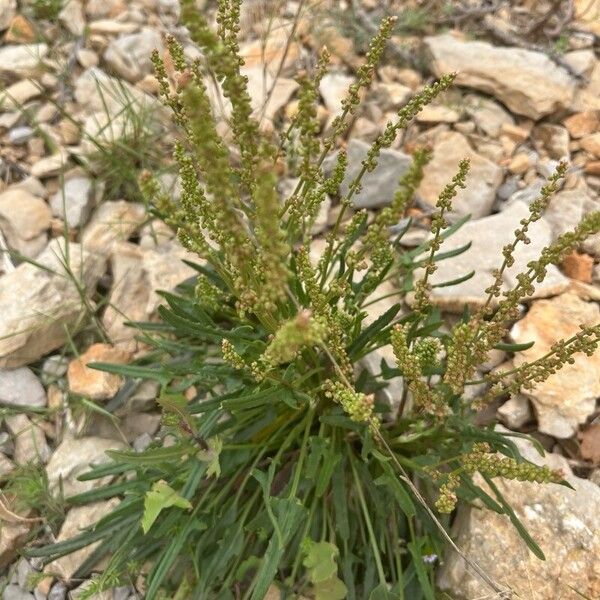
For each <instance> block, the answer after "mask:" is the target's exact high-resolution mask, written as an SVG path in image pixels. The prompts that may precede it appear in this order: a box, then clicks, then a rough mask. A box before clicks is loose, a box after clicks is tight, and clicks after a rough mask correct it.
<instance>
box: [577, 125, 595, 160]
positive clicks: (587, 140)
mask: <svg viewBox="0 0 600 600" xmlns="http://www.w3.org/2000/svg"><path fill="white" fill-rule="evenodd" d="M579 143H580V144H581V147H582V148H583V149H584V150H585V151H586V152H589V153H590V154H591V155H592V156H593V157H594V158H600V131H599V132H598V133H592V134H591V135H587V136H585V137H584V138H582V139H581V140H580V142H579Z"/></svg>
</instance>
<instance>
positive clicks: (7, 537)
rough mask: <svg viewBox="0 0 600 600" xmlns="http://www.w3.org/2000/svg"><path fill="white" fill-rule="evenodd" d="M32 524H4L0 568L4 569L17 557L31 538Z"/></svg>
mask: <svg viewBox="0 0 600 600" xmlns="http://www.w3.org/2000/svg"><path fill="white" fill-rule="evenodd" d="M30 528H31V524H30V523H8V522H3V523H2V533H1V534H0V567H2V568H4V567H6V565H8V564H9V563H10V562H11V561H12V560H13V559H14V558H15V556H16V555H17V553H18V551H19V549H20V548H21V546H22V545H23V544H24V543H25V542H26V541H27V537H28V536H29V529H30Z"/></svg>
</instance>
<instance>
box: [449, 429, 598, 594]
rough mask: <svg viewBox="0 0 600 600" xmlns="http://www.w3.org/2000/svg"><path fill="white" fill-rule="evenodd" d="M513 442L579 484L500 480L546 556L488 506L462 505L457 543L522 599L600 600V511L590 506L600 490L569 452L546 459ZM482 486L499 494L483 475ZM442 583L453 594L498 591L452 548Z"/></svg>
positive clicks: (520, 442) (502, 489)
mask: <svg viewBox="0 0 600 600" xmlns="http://www.w3.org/2000/svg"><path fill="white" fill-rule="evenodd" d="M511 439H513V440H514V441H515V443H516V444H517V445H518V446H519V450H520V452H521V454H522V455H523V456H524V457H525V458H526V459H527V460H529V461H531V462H534V463H536V464H545V465H547V466H549V467H550V468H552V469H560V470H561V471H563V473H565V479H566V480H567V481H568V482H569V483H570V484H571V486H573V488H575V490H572V489H569V488H568V487H566V486H561V485H557V484H538V483H529V482H519V481H507V480H503V479H501V478H497V479H496V480H495V483H496V485H497V487H498V489H499V490H500V492H501V494H502V495H503V496H504V498H505V499H506V502H507V503H508V504H509V505H510V506H511V507H512V508H513V509H514V511H515V513H516V515H517V518H518V519H519V520H520V521H521V523H523V526H524V527H525V529H526V530H527V531H528V532H529V533H530V534H531V536H532V537H533V538H534V540H535V541H536V542H537V543H538V545H539V546H540V547H541V548H542V550H543V552H544V554H545V556H546V560H545V561H541V560H539V559H538V558H537V557H536V556H535V555H534V554H533V553H532V552H531V551H530V550H529V549H528V548H527V546H526V544H525V542H524V541H523V540H522V539H521V537H520V536H519V534H518V532H517V530H516V529H515V527H514V526H513V525H512V523H511V522H510V520H509V518H508V517H507V516H506V515H500V514H498V513H495V512H493V511H491V510H487V509H485V508H482V507H473V508H470V507H468V506H467V505H463V507H462V508H461V510H460V511H459V513H458V515H457V519H456V521H455V524H454V531H453V534H454V535H453V537H454V539H455V540H456V543H457V545H458V546H459V548H461V549H462V550H463V552H465V553H466V554H467V555H468V556H470V557H471V558H473V559H474V560H476V561H477V563H478V564H479V566H480V567H481V568H482V569H483V570H484V571H485V572H486V573H487V574H488V575H489V576H490V577H491V578H492V579H493V580H495V581H496V582H498V583H499V584H501V585H503V586H506V587H510V589H511V590H513V592H514V596H515V597H516V596H518V597H519V598H523V599H525V598H527V600H534V599H535V600H558V599H559V598H561V599H564V600H577V599H578V598H581V597H585V598H598V597H600V562H599V561H598V556H599V555H600V512H599V511H597V510H593V509H590V507H595V506H598V505H599V503H600V487H599V486H597V485H596V484H595V483H593V482H591V481H588V480H586V479H580V478H579V477H575V476H574V475H573V473H572V472H571V469H570V468H569V465H568V463H567V461H566V459H565V458H563V457H562V456H558V455H557V454H547V455H546V456H545V457H544V458H542V457H540V456H539V454H538V453H537V451H536V450H535V449H534V448H533V446H532V445H531V443H529V442H525V441H524V440H520V439H516V438H511ZM478 483H480V484H481V486H482V487H483V488H484V489H485V490H486V491H487V492H488V493H490V494H491V495H492V497H494V494H493V492H492V491H491V490H489V488H487V486H486V485H485V483H483V482H482V480H481V479H480V478H479V481H478ZM438 584H439V586H440V588H441V589H443V590H450V591H451V593H452V597H453V598H490V599H491V598H492V597H493V596H494V595H493V594H490V589H489V588H488V587H487V585H486V584H485V583H484V582H483V581H482V580H481V579H480V578H479V577H477V576H474V575H472V574H470V573H469V572H468V571H467V569H466V567H465V563H464V561H463V560H462V559H461V558H460V556H458V554H455V553H453V552H449V553H448V554H447V556H446V560H445V562H444V564H443V565H442V567H441V569H440V572H439V577H438ZM574 590H577V592H579V593H576V592H575V591H574ZM581 595H582V596H581Z"/></svg>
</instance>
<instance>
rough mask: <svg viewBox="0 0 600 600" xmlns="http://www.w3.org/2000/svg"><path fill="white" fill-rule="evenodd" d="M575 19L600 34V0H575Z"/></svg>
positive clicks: (587, 28) (589, 29)
mask: <svg viewBox="0 0 600 600" xmlns="http://www.w3.org/2000/svg"><path fill="white" fill-rule="evenodd" d="M574 6H575V19H577V22H578V23H579V24H580V25H582V26H583V27H584V28H585V29H586V30H588V31H591V32H592V33H595V34H596V35H600V0H575V2H574Z"/></svg>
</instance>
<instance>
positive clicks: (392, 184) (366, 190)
mask: <svg viewBox="0 0 600 600" xmlns="http://www.w3.org/2000/svg"><path fill="white" fill-rule="evenodd" d="M369 148H370V145H369V144H367V143H365V142H363V141H361V140H357V139H352V140H350V143H349V144H348V148H347V154H348V167H347V169H346V176H345V178H344V181H342V185H341V186H340V193H341V194H342V195H344V196H345V195H346V194H348V192H349V190H350V185H351V183H352V181H353V180H354V179H355V178H356V177H357V176H358V174H359V173H360V171H361V169H362V161H363V160H364V159H365V157H366V156H367V152H368V151H369ZM336 158H337V154H333V155H331V156H329V157H328V158H327V160H326V161H325V162H324V163H323V168H324V170H325V172H326V173H330V172H331V171H332V170H333V169H334V167H335V161H336ZM410 163H411V158H410V156H408V155H407V154H404V153H403V152H399V151H398V150H382V151H381V155H380V157H379V162H378V164H377V167H376V168H375V170H374V171H372V172H371V173H367V174H366V175H365V176H364V177H363V178H362V190H361V191H360V192H359V193H358V194H355V195H354V196H353V197H352V202H353V204H354V206H355V207H356V208H376V207H379V206H386V205H388V204H390V202H391V201H392V200H393V198H394V194H395V193H396V191H397V190H398V182H399V180H400V178H401V177H402V175H403V174H404V173H405V172H406V171H407V169H408V168H409V166H410Z"/></svg>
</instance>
